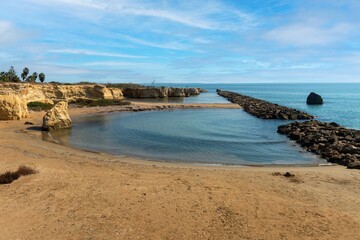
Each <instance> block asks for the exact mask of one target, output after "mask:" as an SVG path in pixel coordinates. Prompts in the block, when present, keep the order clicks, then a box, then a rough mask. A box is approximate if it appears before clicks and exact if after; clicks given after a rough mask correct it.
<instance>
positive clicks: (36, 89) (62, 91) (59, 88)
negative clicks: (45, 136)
mask: <svg viewBox="0 0 360 240" xmlns="http://www.w3.org/2000/svg"><path fill="white" fill-rule="evenodd" d="M6 94H14V95H18V96H19V97H21V98H22V99H24V100H25V101H26V102H27V103H28V102H45V103H53V101H54V100H56V101H58V100H67V101H70V102H71V101H75V100H76V99H122V98H123V94H122V91H121V89H118V88H108V87H106V86H104V85H100V84H80V85H59V84H31V83H2V84H0V95H6Z"/></svg>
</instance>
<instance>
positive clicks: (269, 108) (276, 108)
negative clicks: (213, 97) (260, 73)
mask: <svg viewBox="0 0 360 240" xmlns="http://www.w3.org/2000/svg"><path fill="white" fill-rule="evenodd" d="M216 92H217V94H218V95H220V96H222V97H224V98H226V99H228V100H229V101H230V102H232V103H237V104H239V105H240V106H241V107H243V108H244V110H245V111H246V112H247V113H249V114H251V115H253V116H255V117H258V118H262V119H283V120H297V119H313V118H315V117H314V116H312V115H310V114H307V113H305V112H301V111H299V110H296V109H293V108H288V107H285V106H280V105H278V104H273V103H270V102H267V101H264V100H261V99H257V98H253V97H249V96H246V95H242V94H239V93H234V92H230V91H221V90H220V89H217V90H216Z"/></svg>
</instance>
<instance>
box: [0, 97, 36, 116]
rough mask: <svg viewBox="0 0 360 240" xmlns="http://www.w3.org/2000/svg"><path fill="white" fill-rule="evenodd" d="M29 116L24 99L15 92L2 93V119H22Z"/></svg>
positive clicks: (0, 100) (0, 105) (0, 111)
mask: <svg viewBox="0 0 360 240" xmlns="http://www.w3.org/2000/svg"><path fill="white" fill-rule="evenodd" d="M28 116H29V112H28V109H27V105H26V101H25V100H24V99H21V98H20V97H19V96H17V95H15V94H7V95H0V120H20V119H22V118H26V117H28Z"/></svg>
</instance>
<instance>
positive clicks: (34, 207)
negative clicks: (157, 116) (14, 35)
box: [0, 107, 360, 239]
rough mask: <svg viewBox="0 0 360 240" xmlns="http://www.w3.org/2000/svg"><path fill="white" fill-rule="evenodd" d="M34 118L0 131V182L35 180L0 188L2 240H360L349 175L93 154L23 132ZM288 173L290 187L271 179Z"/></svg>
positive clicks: (357, 176) (358, 193) (359, 204)
mask: <svg viewBox="0 0 360 240" xmlns="http://www.w3.org/2000/svg"><path fill="white" fill-rule="evenodd" d="M98 110H99V109H98V108H96V107H95V108H92V109H78V110H76V109H70V111H69V112H70V114H71V116H72V117H74V116H80V115H84V114H91V113H93V114H94V113H96V112H97V111H98ZM103 110H104V111H105V109H102V110H101V111H103ZM43 114H44V113H43V112H32V113H31V118H29V119H24V120H21V121H2V122H0V152H1V153H2V157H1V158H2V160H1V161H0V172H5V171H7V170H13V169H16V168H17V167H18V166H19V165H22V164H24V165H27V166H30V167H34V168H36V169H37V170H38V171H39V173H37V174H35V175H31V176H26V177H21V178H20V179H18V180H16V181H14V182H13V183H12V184H10V185H0V191H1V193H2V194H1V195H0V201H1V203H2V204H1V205H0V211H1V212H2V215H1V216H0V225H1V226H2V228H1V229H0V235H1V236H2V237H4V238H5V239H84V238H85V239H134V238H136V239H154V238H155V239H164V238H167V239H199V238H202V239H204V238H205V239H346V238H347V239H359V236H360V234H359V233H360V231H359V229H360V188H359V186H360V172H359V171H358V170H350V169H346V168H345V167H343V166H331V167H303V168H299V167H293V166H292V167H279V166H276V167H232V166H203V165H202V166H196V165H190V164H183V163H179V164H177V163H175V164H174V163H164V162H153V161H147V160H142V159H138V158H134V157H129V156H112V155H109V154H103V153H100V154H99V153H93V152H88V151H82V150H78V149H73V148H71V147H68V146H62V145H59V144H54V143H49V142H46V141H43V140H42V139H41V132H39V131H36V130H31V129H30V130H29V129H27V128H29V127H31V126H28V125H24V122H25V121H31V122H33V123H34V126H35V127H36V126H41V122H42V116H43ZM34 126H33V127H34ZM288 171H289V172H291V173H292V174H295V177H293V178H286V177H283V176H278V175H276V174H275V173H276V172H281V174H283V173H285V172H288Z"/></svg>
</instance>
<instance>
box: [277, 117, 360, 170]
mask: <svg viewBox="0 0 360 240" xmlns="http://www.w3.org/2000/svg"><path fill="white" fill-rule="evenodd" d="M278 133H281V134H286V135H287V136H288V137H289V138H290V139H292V140H294V141H296V142H297V143H298V144H300V145H301V146H302V147H304V148H305V149H306V150H308V151H310V152H313V153H315V154H317V155H320V156H321V157H322V158H325V159H326V160H327V161H329V162H331V163H337V164H341V165H344V166H347V167H348V168H356V169H360V131H359V130H355V129H347V128H344V127H341V126H340V125H338V124H337V123H334V122H332V123H326V122H320V121H316V120H313V121H306V122H293V123H290V124H287V125H281V126H279V127H278Z"/></svg>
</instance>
